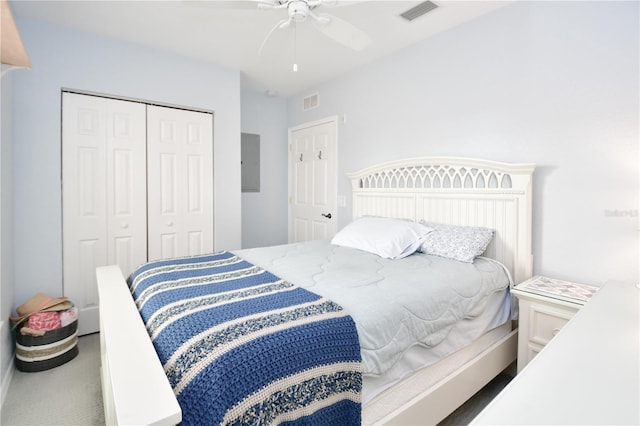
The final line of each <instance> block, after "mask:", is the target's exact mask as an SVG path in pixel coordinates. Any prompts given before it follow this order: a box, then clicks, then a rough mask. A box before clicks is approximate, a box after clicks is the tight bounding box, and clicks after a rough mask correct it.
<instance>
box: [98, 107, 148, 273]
mask: <svg viewBox="0 0 640 426" xmlns="http://www.w3.org/2000/svg"><path fill="white" fill-rule="evenodd" d="M108 101H109V102H107V153H108V155H107V188H106V190H107V205H108V212H107V219H108V223H107V228H108V238H107V241H108V242H107V262H108V264H118V265H119V266H120V268H121V269H122V273H123V274H124V276H125V277H126V276H129V274H130V273H131V272H133V269H135V267H136V266H138V265H140V264H142V263H144V262H146V260H147V199H146V192H147V185H146V182H147V169H146V161H147V135H146V133H147V132H146V105H144V104H140V103H137V102H127V101H119V100H114V99H109V100H108Z"/></svg>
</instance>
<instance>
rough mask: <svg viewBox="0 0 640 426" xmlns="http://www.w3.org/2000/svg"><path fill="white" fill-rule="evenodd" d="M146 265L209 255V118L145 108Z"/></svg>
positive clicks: (211, 221) (211, 168) (200, 115)
mask: <svg viewBox="0 0 640 426" xmlns="http://www.w3.org/2000/svg"><path fill="white" fill-rule="evenodd" d="M147 119H148V135H147V139H148V140H147V169H148V183H147V185H148V189H147V190H148V218H147V220H148V257H149V260H156V259H166V258H170V257H180V256H191V255H198V254H202V253H208V252H212V251H213V115H212V114H210V113H203V112H194V111H186V110H181V109H176V108H167V107H158V106H151V105H149V106H148V109H147Z"/></svg>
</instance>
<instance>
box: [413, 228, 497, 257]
mask: <svg viewBox="0 0 640 426" xmlns="http://www.w3.org/2000/svg"><path fill="white" fill-rule="evenodd" d="M420 223H421V224H423V225H424V226H428V227H429V228H431V229H433V232H431V233H430V234H429V235H428V236H427V237H426V238H425V239H424V242H423V243H422V247H420V251H421V252H423V253H426V254H432V255H435V256H440V257H446V258H448V259H453V260H458V261H460V262H467V263H471V262H473V260H474V259H475V258H476V256H480V255H481V254H482V253H484V251H485V250H486V249H487V246H488V245H489V243H490V242H491V239H492V238H493V234H494V230H493V229H489V228H481V227H477V226H459V225H444V224H440V223H433V222H426V221H424V220H421V221H420Z"/></svg>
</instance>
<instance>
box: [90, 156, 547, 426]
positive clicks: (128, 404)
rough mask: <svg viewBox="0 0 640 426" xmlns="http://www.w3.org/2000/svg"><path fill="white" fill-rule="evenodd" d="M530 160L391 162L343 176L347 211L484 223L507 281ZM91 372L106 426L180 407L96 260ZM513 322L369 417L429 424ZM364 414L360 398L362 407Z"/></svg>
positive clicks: (512, 347) (473, 385) (173, 418)
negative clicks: (96, 323)
mask: <svg viewBox="0 0 640 426" xmlns="http://www.w3.org/2000/svg"><path fill="white" fill-rule="evenodd" d="M534 168H535V166H534V165H533V164H506V163H498V162H493V161H485V160H476V159H466V158H445V157H428V158H414V159H409V160H402V161H392V162H388V163H384V164H381V165H377V166H374V167H370V168H367V169H364V170H361V171H359V172H357V173H353V174H349V175H348V176H349V178H350V179H351V181H352V184H353V217H354V218H358V217H360V216H363V215H380V216H387V217H398V218H407V219H412V220H420V219H427V220H429V221H433V222H440V223H449V224H459V225H477V226H486V227H490V228H493V229H495V230H496V234H495V238H494V240H493V242H492V243H491V245H490V246H489V247H488V248H487V251H486V252H485V256H486V257H490V258H493V259H496V260H498V261H500V262H502V263H503V264H504V265H506V266H507V268H508V269H509V271H510V272H511V274H512V277H513V279H514V282H515V283H518V282H521V281H523V280H524V279H526V278H528V277H530V276H531V275H532V255H531V212H532V199H531V195H532V191H531V185H532V174H533V170H534ZM96 274H97V279H98V291H99V296H100V343H101V362H102V366H101V375H102V393H103V399H104V411H105V420H106V424H107V425H111V424H121V425H143V424H144V425H152V424H176V423H179V422H180V421H181V412H180V407H179V405H178V403H177V401H176V399H175V397H174V394H173V391H172V389H171V387H170V385H169V383H168V381H167V379H166V376H165V375H164V371H163V369H162V366H161V364H160V361H159V359H158V357H157V355H156V353H155V350H154V348H153V345H152V344H151V341H150V340H149V338H148V335H147V333H146V330H145V328H144V325H143V323H142V321H141V319H140V316H139V314H138V311H137V309H136V307H135V304H134V303H133V299H132V298H131V295H130V293H129V291H128V288H127V286H126V283H125V279H124V277H123V276H122V272H121V271H120V268H119V267H118V266H115V265H114V266H105V267H101V268H97V270H96ZM516 339H517V330H513V331H512V332H511V333H510V334H508V335H507V336H506V337H504V338H502V339H501V340H500V341H499V342H497V343H495V344H494V345H492V346H491V347H490V348H489V349H488V350H485V351H483V352H481V353H480V354H479V355H477V356H475V357H474V358H473V359H471V360H470V361H469V362H467V363H466V364H465V365H464V366H463V367H462V368H460V369H458V370H456V371H455V372H454V373H453V374H451V375H449V376H447V377H446V378H445V379H443V380H441V381H440V382H439V383H437V384H436V385H435V386H432V387H430V388H429V389H426V390H424V391H423V392H421V393H420V394H419V395H417V396H416V397H415V398H413V399H412V400H411V401H409V402H407V403H404V404H402V406H400V407H393V408H390V411H389V413H388V414H387V415H386V416H384V417H383V418H381V419H379V420H376V423H380V424H435V423H437V422H439V421H440V420H442V419H444V418H445V417H446V416H447V415H448V414H449V413H451V412H452V411H454V410H455V409H456V408H457V407H458V406H460V405H461V404H462V403H464V402H465V401H466V400H467V399H468V398H469V397H470V396H472V395H473V394H474V393H476V392H477V391H478V390H480V389H481V388H482V387H483V386H484V385H485V384H486V383H488V382H489V381H490V380H491V379H492V378H493V377H495V376H496V375H497V374H499V373H500V372H501V371H502V370H504V369H505V368H506V367H508V366H509V364H511V363H512V362H513V361H514V360H515V358H516V352H517V350H516V346H517V345H516V343H517V342H516ZM364 410H365V414H366V410H367V406H365V407H364Z"/></svg>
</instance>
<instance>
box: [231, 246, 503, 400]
mask: <svg viewBox="0 0 640 426" xmlns="http://www.w3.org/2000/svg"><path fill="white" fill-rule="evenodd" d="M234 253H236V254H237V255H238V256H240V257H242V258H244V259H246V260H247V261H249V262H251V263H253V264H255V265H258V266H260V267H262V268H264V269H266V270H268V271H270V272H272V273H273V274H275V275H277V276H279V277H280V278H282V279H284V280H287V281H290V282H292V283H294V284H296V285H299V286H301V287H303V288H306V289H308V290H310V291H312V292H314V293H317V294H319V295H321V296H323V297H326V298H328V299H330V300H333V301H335V302H336V303H338V304H339V305H341V306H343V307H344V308H345V309H346V310H347V311H348V312H349V314H350V315H351V316H352V317H353V318H354V320H355V322H356V327H357V330H358V336H359V339H360V346H361V351H362V362H363V369H364V376H363V380H364V383H363V403H366V402H367V401H369V400H371V399H372V398H374V397H375V396H376V395H378V394H379V393H381V392H382V391H384V390H385V389H387V388H388V387H390V386H391V385H393V384H394V383H396V382H398V381H399V380H401V379H402V378H404V377H406V376H407V375H409V374H411V373H412V372H414V371H417V370H419V369H421V368H424V367H425V366H427V365H430V364H433V363H435V362H437V361H438V360H439V359H441V358H443V357H446V356H448V355H450V354H452V353H454V352H456V351H457V350H459V349H461V348H463V347H464V346H466V345H467V344H468V343H470V342H471V341H473V340H475V339H477V338H478V337H479V336H481V335H483V334H484V333H486V332H487V331H489V330H492V329H494V328H496V327H498V326H500V325H502V324H504V323H505V322H507V321H509V320H510V319H511V306H512V303H511V295H510V293H509V287H510V284H511V283H510V279H509V274H508V272H507V271H506V268H504V266H503V265H501V264H499V263H498V262H495V261H493V260H491V259H485V258H477V259H476V260H475V261H474V263H463V262H457V261H452V260H448V259H444V258H440V257H437V256H430V255H426V254H422V253H416V254H414V255H411V256H409V257H407V258H404V259H396V260H391V259H383V258H381V257H379V256H376V255H373V254H371V253H367V252H364V251H361V250H355V249H351V248H346V247H339V246H335V245H332V244H330V243H329V242H328V241H324V240H318V241H309V242H304V243H297V244H286V245H280V246H272V247H264V248H255V249H246V250H238V251H235V252H234Z"/></svg>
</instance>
